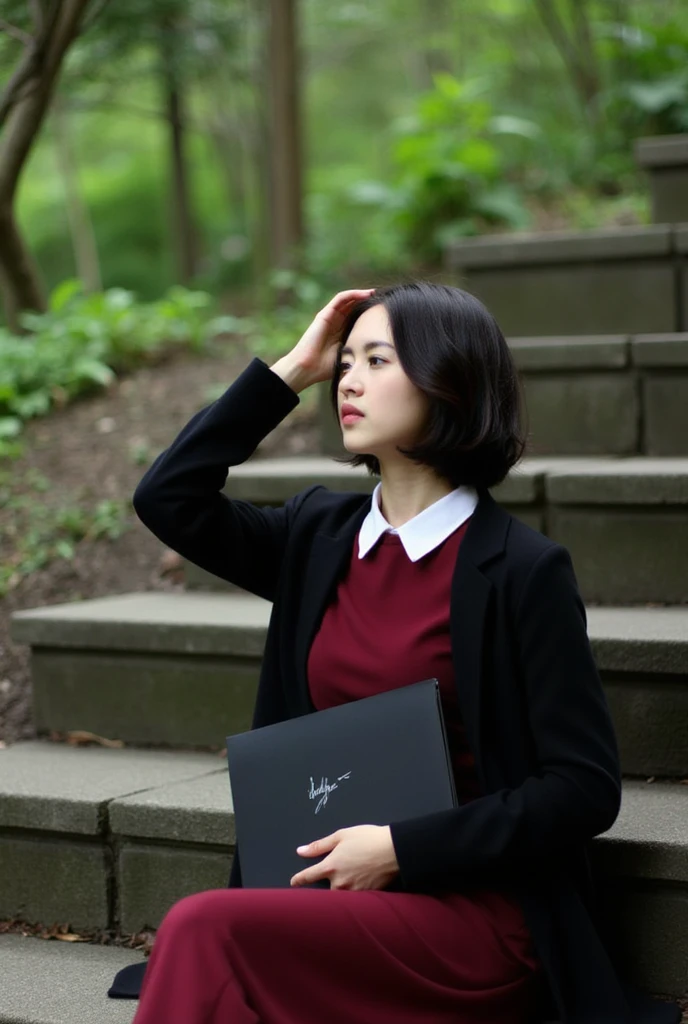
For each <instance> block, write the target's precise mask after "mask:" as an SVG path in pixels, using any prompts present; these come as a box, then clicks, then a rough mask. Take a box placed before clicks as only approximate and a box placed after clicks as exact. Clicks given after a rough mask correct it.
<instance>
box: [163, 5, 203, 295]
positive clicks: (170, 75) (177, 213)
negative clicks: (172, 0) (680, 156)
mask: <svg viewBox="0 0 688 1024" xmlns="http://www.w3.org/2000/svg"><path fill="white" fill-rule="evenodd" d="M179 31H180V30H179V28H178V26H176V25H173V24H171V23H164V24H163V26H162V45H161V51H162V74H163V83H164V86H163V87H164V90H165V105H166V109H167V122H168V125H169V131H170V135H169V143H170V167H171V170H172V189H171V199H172V223H173V224H174V239H175V249H176V253H177V275H178V278H179V280H180V281H181V282H182V284H189V283H190V281H192V279H193V277H194V276H195V274H196V269H197V247H196V232H195V229H194V221H193V212H192V209H191V205H192V204H191V197H190V195H189V177H188V173H187V163H186V153H185V142H186V136H185V123H184V122H185V118H184V97H183V93H182V85H181V83H180V76H179V74H178V71H177V67H176V61H175V56H176V54H175V46H176V40H177V38H178V33H179Z"/></svg>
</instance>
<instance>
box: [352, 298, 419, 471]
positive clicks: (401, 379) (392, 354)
mask: <svg viewBox="0 0 688 1024" xmlns="http://www.w3.org/2000/svg"><path fill="white" fill-rule="evenodd" d="M371 342H379V343H380V344H378V345H376V346H375V347H374V348H373V347H371V348H370V349H369V350H368V351H364V346H365V345H367V344H369V343H371ZM341 359H342V369H341V374H340V377H339V386H338V392H337V398H338V409H339V420H340V424H341V429H342V439H343V443H344V447H345V448H346V449H347V450H348V451H350V452H352V454H357V455H374V456H376V457H377V458H378V459H380V460H381V461H384V460H385V459H386V458H390V457H395V458H404V456H403V455H400V453H399V452H397V451H396V446H397V445H401V446H402V447H407V446H410V445H412V444H413V443H414V442H415V441H416V438H417V437H418V433H419V431H420V429H421V427H422V425H423V423H424V421H425V417H426V416H427V411H428V408H429V402H428V399H427V398H426V396H425V395H424V394H423V393H422V391H420V390H419V389H418V388H417V387H416V386H415V384H412V382H411V381H410V380H409V378H408V377H407V376H406V374H405V372H404V370H403V369H402V366H401V363H400V362H399V359H398V357H397V353H396V349H395V347H394V340H393V338H392V332H391V329H390V324H389V318H388V316H387V311H386V309H385V307H384V306H383V305H381V304H380V305H376V306H371V308H370V309H367V310H366V311H365V313H362V314H361V316H360V317H359V318H358V320H357V321H356V323H355V324H354V326H353V329H352V330H351V333H350V334H349V337H348V338H347V340H346V342H345V344H344V347H343V349H342V356H341ZM345 402H348V403H350V404H351V405H354V406H356V408H357V409H360V411H361V412H362V413H363V416H362V418H360V419H357V420H355V421H353V422H351V423H342V422H341V420H342V414H341V409H342V405H343V404H344V403H345Z"/></svg>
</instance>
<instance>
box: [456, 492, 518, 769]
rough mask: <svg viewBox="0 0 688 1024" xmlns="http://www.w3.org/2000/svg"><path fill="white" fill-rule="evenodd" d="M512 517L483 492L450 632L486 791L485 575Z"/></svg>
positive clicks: (461, 558) (462, 555)
mask: <svg viewBox="0 0 688 1024" xmlns="http://www.w3.org/2000/svg"><path fill="white" fill-rule="evenodd" d="M509 521H510V517H509V515H508V513H506V512H505V511H504V510H503V509H502V508H500V506H499V505H498V504H497V503H496V502H495V500H494V498H493V497H492V496H491V494H490V493H489V491H483V492H481V495H480V501H479V502H478V505H477V507H476V509H475V512H474V513H473V516H472V518H471V521H470V523H469V525H468V529H467V530H466V536H465V537H464V539H463V541H462V542H461V545H460V547H459V553H458V556H457V559H456V566H455V567H454V575H453V577H452V588H451V606H450V632H451V646H452V661H453V663H454V681H455V683H456V689H457V693H458V699H459V707H460V709H461V715H462V718H463V724H464V728H465V731H466V739H467V741H468V745H469V747H470V748H471V751H472V752H473V756H474V757H475V762H476V766H477V768H478V771H479V773H480V776H481V779H480V781H481V784H482V786H483V788H485V787H486V779H485V772H484V766H483V758H482V750H481V715H482V695H483V687H482V668H483V653H484V645H485V640H486V623H487V611H488V606H489V603H490V598H491V596H492V593H493V591H494V583H493V582H492V581H491V580H490V578H489V577H488V576H487V575H485V573H484V572H483V571H482V569H483V567H484V566H485V564H486V563H487V562H488V561H490V560H491V559H492V558H495V557H496V556H497V555H499V554H501V552H502V551H503V550H504V546H505V543H506V535H507V530H508V526H509Z"/></svg>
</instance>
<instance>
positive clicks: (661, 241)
mask: <svg viewBox="0 0 688 1024" xmlns="http://www.w3.org/2000/svg"><path fill="white" fill-rule="evenodd" d="M445 257H446V259H445V262H446V267H447V270H448V272H449V274H450V277H451V282H452V283H455V284H457V285H458V286H459V287H461V288H466V289H467V290H468V291H469V292H472V293H473V294H474V295H476V296H477V297H478V298H479V299H481V300H482V301H483V302H484V303H485V305H486V306H487V308H488V309H489V310H490V312H491V313H492V314H493V315H494V316H495V317H496V319H497V322H498V323H499V325H500V327H501V328H502V330H503V331H504V333H505V334H506V335H507V336H508V337H525V336H538V337H543V336H553V335H561V334H564V333H567V334H577V335H583V334H622V333H624V334H625V333H628V334H631V333H633V332H636V331H637V332H639V333H650V332H652V333H658V332H664V331H685V330H688V321H687V320H686V317H687V316H688V313H687V312H686V311H687V310H688V304H687V303H686V302H685V297H686V292H687V290H688V272H687V271H686V266H687V264H688V258H687V257H688V227H687V226H686V224H650V225H646V226H638V227H619V228H603V229H600V230H589V231H547V232H542V233H532V234H521V235H518V234H513V233H512V234H503V235H486V236H482V237H479V238H470V239H457V240H455V241H452V242H450V243H449V244H448V245H447V246H446V248H445Z"/></svg>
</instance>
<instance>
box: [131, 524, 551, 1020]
mask: <svg viewBox="0 0 688 1024" xmlns="http://www.w3.org/2000/svg"><path fill="white" fill-rule="evenodd" d="M467 525H468V521H466V522H465V523H464V524H463V525H462V526H460V527H459V528H458V529H456V530H455V531H454V532H453V533H451V534H450V535H449V537H448V538H447V539H446V540H445V541H443V542H442V543H441V544H439V545H438V546H437V547H436V548H435V549H434V550H432V551H430V552H429V553H428V554H426V555H424V556H423V557H422V558H420V559H418V560H417V561H416V562H411V560H410V559H409V558H408V556H407V555H406V552H405V550H404V548H403V545H402V541H401V538H400V537H399V535H398V534H393V533H389V532H388V533H384V534H383V535H382V537H381V538H380V539H379V541H378V542H377V543H376V545H375V546H374V548H373V549H372V550H371V551H370V552H369V553H368V554H367V555H366V557H365V558H362V559H359V557H358V542H357V541H356V543H355V544H354V546H353V550H352V555H351V561H350V565H349V571H348V573H347V574H346V575H345V577H344V579H343V580H342V581H341V583H340V584H339V586H338V588H337V593H336V596H335V598H334V600H333V601H332V603H331V605H330V607H329V608H328V609H327V611H326V613H325V616H324V618H323V621H322V623H321V627H320V630H319V631H318V633H317V635H316V637H315V639H314V642H313V645H312V647H311V651H310V655H309V661H308V677H309V685H310V690H311V697H312V700H313V703H314V704H315V706H316V708H318V709H319V710H320V709H323V708H327V707H332V706H334V705H336V704H341V703H343V702H345V701H349V700H357V699H359V698H362V697H366V696H370V695H371V694H373V693H376V692H379V691H380V690H381V689H383V688H391V687H396V686H405V685H407V684H410V683H414V682H418V681H420V680H422V679H428V678H431V677H436V678H437V679H438V680H439V683H440V691H441V696H442V703H443V710H444V713H445V718H446V723H447V732H448V738H449V744H450V749H451V754H452V761H453V765H454V772H455V778H456V785H457V793H458V794H459V799H460V800H462V801H465V800H470V799H474V798H475V797H477V796H479V795H480V786H479V782H478V779H477V777H476V774H475V771H474V765H473V759H472V757H471V754H470V751H469V750H468V748H467V745H466V742H465V738H464V733H463V728H462V723H461V718H460V714H459V708H458V702H457V697H456V690H455V684H454V678H453V666H452V658H451V643H450V635H449V598H450V588H451V578H452V573H453V569H454V565H455V562H456V556H457V552H458V549H459V544H460V543H461V540H462V538H463V535H464V533H465V530H466V528H467ZM308 864H309V861H308V860H307V859H305V860H304V867H306V866H308ZM541 979H542V971H541V967H540V964H539V961H538V958H537V956H536V953H535V949H534V946H533V942H532V938H531V936H530V933H529V931H528V928H527V926H526V923H525V921H524V919H523V915H522V912H521V909H520V906H519V904H518V902H517V901H516V900H515V899H514V898H513V897H511V896H510V895H508V893H507V892H500V891H497V890H494V889H489V890H488V889H475V888H473V889H471V888H467V889H466V890H465V891H462V892H447V893H442V894H440V895H437V894H435V895H427V894H420V893H403V892H384V891H377V890H362V891H348V890H342V889H333V890H327V889H299V888H295V889H291V890H289V889H284V890H282V889H222V890H211V891H209V892H205V893H200V894H197V895H194V896H189V897H186V898H185V899H183V900H181V901H180V902H179V903H177V904H176V905H175V906H174V907H172V909H171V910H170V911H169V912H168V914H167V915H166V917H165V919H164V921H163V922H162V924H161V926H160V929H159V931H158V934H157V938H156V941H155V945H154V947H153V952H152V953H151V957H150V961H149V963H148V967H147V970H146V975H145V978H144V983H143V987H142V990H141V999H140V1003H139V1007H138V1011H137V1013H136V1016H135V1018H134V1024H162V1022H164V1024H477V1022H484V1024H531V1022H532V1020H533V1013H534V1007H535V1005H536V1001H537V995H538V990H539V987H540V985H541Z"/></svg>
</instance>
